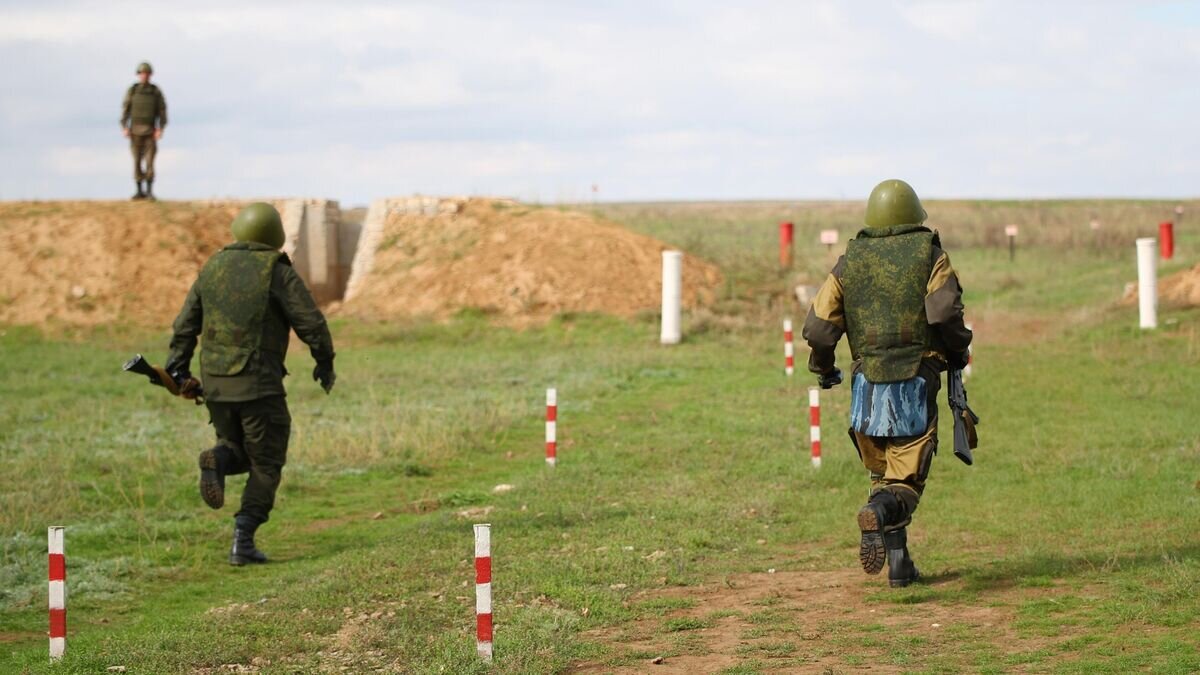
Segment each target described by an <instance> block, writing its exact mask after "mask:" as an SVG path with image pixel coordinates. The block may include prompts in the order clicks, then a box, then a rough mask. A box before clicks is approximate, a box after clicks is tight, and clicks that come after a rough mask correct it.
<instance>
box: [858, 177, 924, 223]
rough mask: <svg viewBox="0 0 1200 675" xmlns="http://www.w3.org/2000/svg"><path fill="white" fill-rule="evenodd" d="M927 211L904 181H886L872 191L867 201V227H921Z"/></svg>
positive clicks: (893, 179)
mask: <svg viewBox="0 0 1200 675" xmlns="http://www.w3.org/2000/svg"><path fill="white" fill-rule="evenodd" d="M925 218H926V215H925V209H924V208H923V207H922V206H921V200H920V199H918V198H917V193H916V191H914V190H913V189H912V186H911V185H909V184H908V183H905V182H904V181H902V180H897V179H895V178H892V179H890V180H885V181H883V182H882V183H880V184H879V185H876V186H875V189H874V190H871V196H870V198H868V199H867V220H866V224H867V227H892V226H894V225H920V224H921V223H923V222H925Z"/></svg>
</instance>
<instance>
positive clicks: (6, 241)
mask: <svg viewBox="0 0 1200 675" xmlns="http://www.w3.org/2000/svg"><path fill="white" fill-rule="evenodd" d="M239 206H240V205H239V204H235V203H227V204H218V203H192V202H6V203H0V323H13V324H45V323H52V322H61V323H66V324H72V325H83V326H93V325H98V324H103V323H108V322H118V323H136V324H145V325H162V326H166V325H169V323H170V321H171V320H172V319H173V318H174V317H175V313H176V312H178V311H179V307H180V305H181V304H183V298H184V296H185V295H186V294H187V291H188V288H189V287H190V285H191V283H192V281H193V280H194V279H195V278H196V274H197V272H199V270H200V266H201V265H202V264H203V263H204V261H205V260H206V259H207V258H208V256H210V255H211V254H212V253H213V252H214V251H216V250H217V249H218V248H220V247H221V246H223V245H224V244H226V243H228V241H229V221H230V220H231V219H232V218H233V216H234V214H235V213H236V212H237V209H238V208H239Z"/></svg>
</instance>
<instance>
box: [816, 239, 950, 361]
mask: <svg viewBox="0 0 1200 675" xmlns="http://www.w3.org/2000/svg"><path fill="white" fill-rule="evenodd" d="M922 229H924V228H922ZM909 236H911V235H909ZM888 238H889V239H892V238H894V239H902V238H903V237H888ZM919 250H921V251H922V252H924V251H928V256H929V259H928V261H925V260H920V261H913V262H914V263H915V264H914V265H913V266H912V267H913V268H914V269H921V270H923V269H928V270H929V273H928V280H927V281H926V282H925V283H924V288H922V289H921V291H919V292H918V293H917V296H918V297H917V298H916V300H915V302H917V303H920V304H921V305H923V306H914V307H905V308H882V309H879V311H884V310H887V311H889V312H891V311H895V313H896V314H897V315H899V316H901V317H903V318H901V319H900V320H899V322H903V320H904V318H911V317H912V316H920V315H921V314H923V315H924V317H923V319H924V322H925V324H926V325H927V326H928V333H927V335H914V336H910V338H911V339H909V340H908V342H911V343H912V344H914V345H916V344H919V345H921V347H920V350H921V351H920V352H919V353H918V354H916V355H915V356H916V358H915V359H909V358H908V356H913V355H905V356H904V357H903V358H901V359H899V360H897V361H893V362H892V363H890V364H888V365H887V366H885V367H882V368H881V367H878V366H877V367H875V368H870V369H865V370H866V371H867V372H866V373H865V374H866V375H867V377H868V379H872V374H873V373H872V371H874V375H875V376H876V378H877V379H875V380H874V381H889V380H899V379H905V377H912V375H915V374H916V373H915V371H916V366H918V365H920V362H921V361H924V362H931V363H932V364H933V365H934V366H935V367H936V368H937V370H944V369H945V367H946V359H947V355H948V354H962V353H963V352H965V351H966V349H967V347H968V346H969V345H970V344H971V337H972V336H971V331H969V330H967V327H966V326H965V325H964V324H963V303H962V286H961V285H960V284H959V281H958V275H957V274H956V273H955V271H954V268H953V267H951V266H950V256H949V255H947V254H946V252H945V251H943V250H942V248H941V246H940V245H939V242H938V241H937V238H936V237H934V238H933V239H932V241H931V242H930V243H929V245H928V246H927V247H924V246H922V247H919ZM926 265H928V267H927V268H926V267H925V266H926ZM846 275H847V260H846V256H845V255H843V256H841V257H840V258H838V261H837V264H835V265H834V266H833V270H832V271H830V273H829V276H828V277H827V278H826V279H825V282H824V283H823V284H822V285H821V288H820V290H819V291H818V292H817V296H816V298H815V299H814V300H813V303H812V307H810V308H809V310H808V316H807V318H806V319H805V320H804V332H803V335H804V339H805V340H806V341H807V342H808V344H809V347H811V348H812V351H811V353H810V354H809V359H808V369H809V370H810V371H812V372H814V373H818V374H824V373H828V372H829V371H831V370H833V368H834V364H835V348H836V347H837V343H838V341H839V340H840V339H841V337H842V335H843V334H845V333H846V331H847V306H846V301H847V294H846V287H845V282H846ZM922 295H923V298H920V297H919V296H922ZM856 296H857V297H859V298H862V297H881V296H877V295H876V294H873V293H869V292H868V293H861V292H860V293H857V294H856ZM877 309H878V308H877ZM854 310H855V312H852V313H858V314H859V315H860V316H861V315H862V312H863V310H868V311H869V310H870V307H866V308H864V307H856V308H854ZM902 328H903V327H902ZM863 337H864V336H861V335H852V336H851V343H852V347H857V346H859V345H861V344H863V342H864V340H863ZM909 346H911V345H909ZM852 351H854V350H852ZM863 357H864V354H861V353H854V354H853V358H854V359H855V364H854V365H855V369H856V370H859V369H863V365H864V364H863ZM909 360H913V361H915V362H914V363H908V361H909ZM910 367H911V370H913V371H914V372H913V373H912V374H907V375H903V376H896V374H897V373H898V372H899V371H901V370H903V371H905V372H906V373H907V371H908V370H909V369H910Z"/></svg>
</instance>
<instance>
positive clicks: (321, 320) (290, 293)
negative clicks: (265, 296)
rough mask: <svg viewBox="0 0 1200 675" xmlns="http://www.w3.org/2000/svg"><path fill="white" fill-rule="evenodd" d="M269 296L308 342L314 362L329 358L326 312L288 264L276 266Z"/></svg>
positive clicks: (330, 353) (331, 337) (330, 352)
mask: <svg viewBox="0 0 1200 675" xmlns="http://www.w3.org/2000/svg"><path fill="white" fill-rule="evenodd" d="M271 296H272V298H273V299H274V300H275V302H277V303H278V304H279V307H281V308H282V309H283V314H284V316H286V317H287V320H288V323H289V324H291V326H292V330H294V331H296V335H298V336H299V337H300V339H301V340H303V341H304V344H306V345H308V349H309V351H310V352H311V353H312V357H313V360H315V361H316V362H317V363H321V362H323V361H330V360H332V359H333V356H334V352H333V336H332V335H331V334H330V333H329V325H328V324H327V323H326V322H325V315H324V314H322V313H321V308H319V307H317V303H316V301H314V300H313V297H312V294H311V293H309V292H308V286H305V285H304V280H303V279H301V278H300V275H299V274H297V273H296V270H294V269H293V268H292V266H291V265H287V264H277V265H275V272H274V277H273V278H272V281H271Z"/></svg>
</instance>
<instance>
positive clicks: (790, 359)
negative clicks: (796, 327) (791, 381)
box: [783, 319, 796, 377]
mask: <svg viewBox="0 0 1200 675" xmlns="http://www.w3.org/2000/svg"><path fill="white" fill-rule="evenodd" d="M795 371H796V348H795V346H793V345H792V320H791V319H784V320H783V372H784V373H786V374H787V376H788V377H791V376H792V373H793V372H795Z"/></svg>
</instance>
